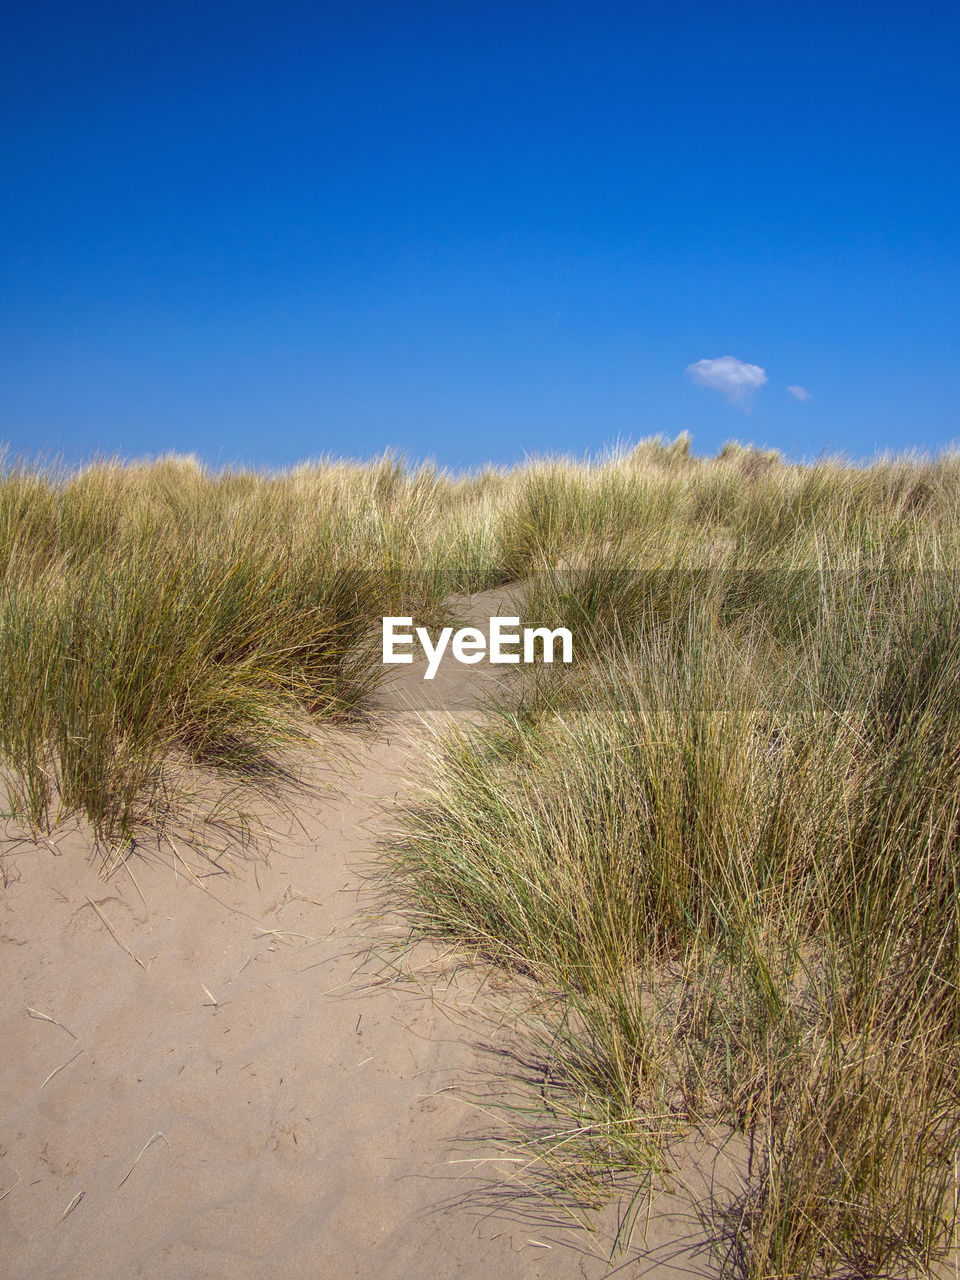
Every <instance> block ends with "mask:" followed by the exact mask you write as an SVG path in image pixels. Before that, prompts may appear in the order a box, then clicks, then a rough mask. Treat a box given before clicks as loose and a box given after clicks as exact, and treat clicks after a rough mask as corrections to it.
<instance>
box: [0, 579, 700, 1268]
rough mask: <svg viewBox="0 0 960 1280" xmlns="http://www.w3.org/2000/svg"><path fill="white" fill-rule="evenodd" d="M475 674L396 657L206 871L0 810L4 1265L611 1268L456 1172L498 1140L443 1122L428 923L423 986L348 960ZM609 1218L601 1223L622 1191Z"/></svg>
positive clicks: (660, 1233)
mask: <svg viewBox="0 0 960 1280" xmlns="http://www.w3.org/2000/svg"><path fill="white" fill-rule="evenodd" d="M496 603H497V599H496V597H491V598H489V599H487V598H484V599H482V600H480V601H479V602H478V603H477V606H476V607H478V608H492V607H495V605H496ZM490 674H491V673H490V672H489V671H488V672H486V673H480V672H478V671H476V670H471V671H469V672H467V671H466V669H464V668H456V669H453V670H450V669H449V668H447V669H445V670H444V671H443V672H442V673H441V676H440V677H438V680H437V681H436V682H434V684H433V685H430V686H425V685H424V684H423V682H422V681H421V680H420V678H419V677H420V673H419V672H418V671H416V670H414V669H405V670H404V671H403V673H402V676H401V678H400V679H398V680H397V681H395V682H394V684H393V685H392V686H391V687H390V689H389V690H388V691H386V692H385V693H384V694H382V695H381V696H380V699H379V727H378V729H377V731H376V732H374V733H371V734H366V735H363V734H361V735H357V734H329V735H327V737H326V742H327V745H328V747H330V748H331V751H330V758H329V759H328V760H327V761H326V763H322V762H321V763H316V764H315V765H314V769H313V778H312V780H310V785H309V786H307V788H306V789H305V790H304V792H303V795H302V797H301V803H300V806H299V809H298V812H297V814H296V817H295V820H293V821H291V820H289V819H288V820H287V822H286V827H285V828H281V827H280V826H279V825H278V824H277V823H276V822H274V826H273V832H272V838H271V850H270V853H269V857H268V858H266V859H264V858H262V857H260V856H259V855H255V854H254V855H250V856H244V855H243V854H242V853H241V852H240V851H237V852H236V853H235V854H233V855H232V856H231V857H229V858H228V859H225V860H223V862H222V869H218V868H216V867H212V866H210V865H209V864H204V863H203V862H202V860H200V859H199V858H198V857H197V856H196V855H190V854H188V853H187V852H186V851H181V852H182V853H183V858H184V861H182V862H181V861H180V860H179V859H178V858H176V857H175V856H174V855H173V853H172V851H170V850H169V849H164V850H163V851H158V852H157V853H156V854H155V855H151V854H149V853H143V854H140V855H138V856H136V857H134V858H133V859H131V860H130V862H129V863H128V865H127V866H126V867H122V868H120V869H119V870H118V871H116V872H115V873H114V874H113V875H112V876H111V877H110V878H109V879H108V880H107V881H104V880H102V879H101V878H100V877H99V876H98V856H97V853H96V850H95V848H94V846H93V843H92V841H91V840H90V838H89V837H88V836H87V835H86V834H85V833H84V832H83V831H82V830H80V829H76V828H73V829H69V830H65V831H61V832H59V833H57V834H56V835H55V836H54V837H53V838H52V839H51V840H50V841H47V842H42V843H40V844H33V843H29V842H23V843H18V842H17V839H16V833H15V832H12V831H8V832H7V836H8V839H7V840H6V841H5V844H4V848H5V850H6V853H5V855H4V860H3V866H4V871H5V875H6V878H7V885H6V888H5V890H4V891H3V893H2V894H0V913H2V914H0V956H2V962H3V985H2V997H0V1043H2V1045H3V1053H2V1063H0V1103H2V1114H3V1130H2V1136H0V1195H2V1196H3V1198H2V1200H0V1224H2V1225H0V1230H2V1239H3V1257H4V1266H3V1272H4V1275H5V1276H6V1277H8V1280H28V1278H29V1280H36V1278H37V1277H50V1278H51V1280H53V1278H55V1277H61V1276H70V1277H72V1278H74V1280H76V1278H77V1277H80V1278H83V1277H92V1276H103V1275H106V1276H125V1277H127V1276H128V1277H134V1276H147V1275H149V1276H153V1277H157V1276H159V1277H178V1278H179V1277H183V1278H185V1280H186V1278H191V1280H192V1278H194V1277H196V1278H200V1277H216V1278H218V1280H219V1278H220V1277H224V1278H226V1277H231V1278H235V1280H238V1278H240V1277H256V1278H257V1280H265V1278H267V1277H290V1278H291V1280H301V1278H303V1280H306V1278H307V1277H319V1276H354V1275H356V1276H370V1277H382V1278H383V1280H393V1278H396V1280H401V1278H403V1280H407V1278H412V1277H420V1276H430V1277H461V1276H463V1277H490V1276H502V1277H504V1278H505V1280H506V1278H509V1277H568V1276H574V1277H577V1276H594V1275H597V1276H599V1275H603V1274H606V1273H607V1268H606V1265H605V1263H604V1261H603V1255H604V1250H605V1249H607V1250H608V1249H609V1234H608V1235H607V1236H605V1235H604V1233H603V1232H602V1231H601V1232H600V1233H599V1234H596V1235H590V1234H588V1233H585V1232H582V1231H576V1230H575V1229H574V1227H573V1222H572V1219H568V1218H566V1217H565V1215H564V1214H563V1213H560V1214H558V1215H555V1216H554V1217H553V1218H552V1219H551V1218H550V1217H549V1216H548V1215H546V1213H545V1211H544V1210H543V1209H542V1208H541V1209H536V1208H534V1209H532V1210H531V1211H529V1212H527V1211H525V1212H524V1213H522V1214H521V1213H518V1212H517V1205H516V1204H514V1205H512V1206H511V1203H510V1199H509V1196H502V1197H500V1198H499V1199H498V1197H497V1195H496V1194H494V1195H493V1196H487V1197H486V1198H484V1197H482V1196H481V1197H480V1198H479V1199H477V1198H476V1197H475V1196H473V1195H472V1194H471V1193H472V1192H473V1191H474V1190H475V1188H476V1186H477V1182H476V1178H477V1174H478V1170H480V1169H482V1170H483V1171H484V1172H485V1173H488V1176H489V1177H490V1178H491V1179H492V1180H493V1182H494V1183H495V1182H496V1179H497V1177H498V1176H500V1175H503V1176H509V1175H510V1174H511V1172H512V1169H513V1168H514V1166H512V1165H511V1164H509V1163H500V1164H498V1163H497V1161H496V1159H491V1160H490V1161H489V1163H488V1164H486V1165H483V1166H481V1165H480V1164H478V1161H481V1160H482V1159H484V1158H485V1157H494V1156H496V1149H495V1148H494V1147H492V1146H490V1145H489V1144H487V1146H486V1147H481V1146H478V1145H477V1144H476V1142H470V1141H464V1140H465V1139H468V1138H469V1137H470V1135H471V1134H472V1133H475V1132H476V1131H477V1120H478V1112H477V1110H476V1108H475V1107H473V1106H471V1105H470V1104H469V1102H468V1100H467V1099H466V1097H465V1096H464V1093H463V1090H462V1086H463V1084H464V1082H466V1081H469V1080H470V1079H471V1078H472V1077H473V1076H474V1075H476V1073H477V1072H478V1071H482V1069H483V1068H484V1066H485V1065H486V1064H485V1063H484V1062H483V1061H482V1055H481V1054H480V1052H479V1050H478V1049H477V1047H476V1046H475V1041H476V1039H477V1036H478V1034H479V1031H478V1028H477V1027H476V1026H474V1028H473V1030H471V1023H470V1017H469V1007H470V1004H471V1001H472V1000H473V999H474V997H475V995H476V989H477V985H478V980H477V978H476V977H475V976H473V975H471V974H470V973H466V974H463V975H461V977H460V978H459V980H458V982H455V983H454V984H453V986H449V985H447V984H445V990H444V996H443V1000H442V1001H436V1000H431V999H430V998H429V983H430V981H431V980H432V979H433V978H434V977H435V976H436V975H437V973H439V972H440V970H439V969H438V968H437V967H436V965H435V964H434V965H433V967H432V968H431V962H433V961H435V959H436V956H435V953H433V952H432V951H431V950H430V949H429V948H426V947H424V946H422V945H421V947H420V948H419V950H418V951H417V952H416V953H415V956H414V958H413V961H412V963H413V965H414V967H416V965H418V964H421V963H422V964H424V965H425V966H426V967H425V969H424V971H423V972H424V978H423V981H424V983H425V984H426V985H425V986H424V989H423V991H422V992H418V990H417V988H416V986H415V985H413V984H411V983H410V982H405V983H400V984H396V983H384V982H377V981H375V980H374V977H373V975H375V972H376V965H375V964H374V963H373V962H371V961H368V963H367V965H366V967H365V968H361V969H359V970H358V948H359V947H360V946H361V945H362V935H363V928H362V917H363V913H364V912H365V911H368V910H369V909H370V906H371V902H372V899H371V898H370V894H369V888H368V886H367V885H366V883H365V880H364V876H363V874H362V865H363V864H364V862H365V861H366V860H367V859H368V858H369V856H370V853H371V849H372V847H373V844H374V842H375V839H376V836H377V833H378V832H379V831H382V830H383V829H384V827H385V824H388V823H389V822H390V820H391V810H392V809H393V808H395V806H396V804H397V803H398V800H399V799H400V798H401V797H402V796H403V794H404V792H405V790H406V788H407V787H408V785H409V782H410V780H411V778H412V777H414V776H415V774H416V771H417V764H418V761H419V760H420V759H421V758H422V750H423V745H424V736H425V734H426V733H427V732H428V730H427V728H426V727H425V724H429V722H430V721H431V719H435V718H436V716H438V715H442V714H448V713H453V714H455V715H467V714H472V713H473V710H474V708H475V706H476V697H477V693H476V688H475V687H474V685H475V682H476V681H478V680H479V681H480V683H481V685H482V684H483V681H484V680H489V678H490ZM471 682H473V683H471ZM358 920H360V921H361V925H360V927H358ZM458 1010H463V1011H464V1017H462V1018H461V1017H460V1016H459V1015H458ZM40 1015H45V1016H40ZM47 1019H55V1020H56V1021H49V1020H47ZM58 1024H62V1025H58ZM458 1086H460V1087H458ZM480 1118H481V1119H482V1120H483V1124H484V1126H485V1127H486V1128H487V1129H489V1127H490V1125H489V1122H487V1120H486V1118H485V1117H483V1116H482V1115H481V1117H480ZM480 1206H482V1212H480ZM605 1221H606V1224H607V1226H608V1227H610V1228H611V1229H612V1230H613V1231H615V1230H616V1207H615V1206H614V1208H612V1209H611V1211H610V1213H609V1214H608V1215H607V1216H606V1219H605ZM684 1230H685V1229H684ZM680 1231H681V1229H680V1228H679V1227H673V1226H671V1225H670V1223H669V1221H668V1219H666V1218H663V1217H661V1218H660V1219H659V1226H658V1230H657V1232H656V1233H654V1234H653V1235H652V1236H650V1237H649V1238H648V1241H647V1244H648V1246H649V1247H651V1248H653V1247H654V1246H657V1248H656V1249H655V1250H654V1252H653V1254H651V1255H648V1260H647V1262H646V1263H643V1264H641V1265H640V1268H639V1273H649V1272H650V1271H651V1268H652V1271H653V1272H654V1273H656V1274H658V1275H669V1274H689V1272H688V1270H687V1266H689V1263H687V1264H685V1265H681V1263H680V1262H679V1260H678V1261H677V1264H676V1265H677V1268H678V1269H677V1270H676V1271H674V1268H673V1267H672V1266H667V1265H666V1264H665V1263H664V1262H662V1261H661V1262H660V1264H658V1263H657V1261H656V1259H657V1258H660V1259H661V1260H662V1259H663V1258H665V1257H666V1256H667V1255H668V1254H671V1253H674V1252H675V1247H674V1237H675V1236H676V1235H677V1234H678V1232H680ZM681 1234H682V1232H681ZM664 1251H665V1252H664Z"/></svg>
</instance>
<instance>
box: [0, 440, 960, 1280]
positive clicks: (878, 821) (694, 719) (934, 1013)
mask: <svg viewBox="0 0 960 1280" xmlns="http://www.w3.org/2000/svg"><path fill="white" fill-rule="evenodd" d="M958 534H960V455H957V454H955V453H954V454H945V455H943V456H942V457H939V458H936V459H932V458H924V457H916V458H911V457H907V458H885V459H878V460H877V461H875V462H874V463H872V464H870V465H867V466H852V465H848V464H846V463H845V462H843V460H839V459H825V460H823V461H821V462H820V463H818V464H816V465H815V466H798V465H789V464H787V463H785V462H784V461H783V460H782V459H781V458H779V457H778V456H777V455H776V454H774V453H770V452H760V451H758V450H755V449H745V448H742V447H741V446H737V445H730V446H727V447H725V448H724V450H723V451H722V452H721V454H720V455H719V456H718V457H717V458H714V459H700V458H696V457H694V456H693V455H692V453H691V452H690V449H689V441H687V440H686V439H685V438H682V437H681V438H680V439H679V440H677V441H674V442H672V443H669V442H665V441H662V440H654V441H645V442H643V443H642V444H640V445H639V446H637V447H636V448H634V449H630V450H621V451H619V452H616V453H613V454H610V455H609V456H606V457H603V458H600V459H595V460H584V461H582V462H576V461H572V460H570V459H563V458H552V459H542V460H534V461H532V462H530V463H528V464H525V465H524V466H522V467H517V468H514V469H510V470H506V469H492V468H491V469H487V470H485V471H482V472H478V473H475V474H471V475H464V476H456V475H451V474H448V473H446V472H443V471H439V470H437V469H436V468H433V467H430V466H421V467H412V466H409V465H407V464H405V463H403V462H402V461H400V460H397V459H395V458H391V457H386V458H382V459H379V460H376V461H374V462H371V463H369V464H355V463H345V462H320V463H317V464H310V465H305V466H302V467H298V468H295V469H293V470H290V471H286V472H283V473H272V474H267V473H254V472H249V471H242V470H226V471H219V472H216V471H211V470H209V469H206V468H204V467H203V466H201V465H200V464H198V463H197V462H195V461H194V460H192V459H183V458H168V459H161V460H159V461H155V462H145V463H133V464H121V463H118V462H114V461H101V462H98V463H96V464H94V465H92V466H89V467H86V468H83V469H80V470H70V469H65V468H60V467H57V466H53V465H51V466H45V467H35V466H33V467H32V466H26V465H19V464H14V463H8V464H6V465H5V466H4V468H3V471H2V474H0V770H2V774H3V782H4V785H5V789H6V794H7V801H6V803H7V807H8V810H9V811H10V812H12V813H14V814H15V816H16V817H18V818H19V819H21V820H25V821H27V822H29V823H31V824H32V825H34V826H35V827H38V828H43V827H45V826H47V825H49V824H50V823H52V822H55V821H57V820H59V819H60V818H62V817H64V816H66V815H68V814H71V813H78V814H81V815H84V816H85V817H86V818H87V819H88V820H89V821H90V822H91V823H92V824H93V826H94V828H95V829H96V831H97V832H98V834H100V835H102V836H104V837H106V838H108V839H111V840H117V839H122V838H124V837H129V836H130V835H131V834H132V833H135V832H136V831H138V830H139V829H141V828H142V827H150V826H154V827H155V826H157V825H162V824H163V823H164V822H165V821H167V820H168V817H169V816H170V815H171V814H172V813H174V812H175V811H176V809H177V805H178V803H185V802H186V800H187V799H188V797H187V795H186V794H181V792H180V790H178V788H180V789H181V790H182V784H181V782H180V779H181V777H182V776H184V767H185V766H186V767H187V772H188V773H189V770H191V769H192V770H199V771H201V772H205V773H206V774H207V775H209V776H210V777H211V778H214V779H220V780H223V781H225V782H228V783H230V784H237V785H240V784H246V783H249V782H256V781H258V780H263V779H265V778H266V779H269V777H270V775H271V770H272V769H275V768H279V767H280V766H281V763H282V760H283V753H284V751H285V750H286V749H287V748H288V747H289V746H291V745H292V744H293V743H295V742H297V741H298V740H299V739H300V737H301V735H302V733H303V726H304V724H305V720H306V718H309V717H312V718H314V719H319V720H322V719H324V718H335V719H344V718H349V717H351V716H355V715H357V714H362V709H363V706H364V703H365V699H366V696H367V694H368V693H369V692H370V691H371V690H372V689H373V688H374V686H375V685H376V684H377V682H378V681H379V680H380V678H381V677H382V674H383V668H382V667H381V665H380V662H379V652H378V646H377V643H376V642H377V639H378V624H379V619H380V617H381V616H383V615H386V614H391V615H398V614H406V613H416V614H417V615H418V617H419V618H420V619H421V620H427V619H429V618H431V617H433V618H439V617H441V616H442V615H443V611H444V609H445V608H446V607H447V605H446V603H445V602H446V601H447V600H448V598H449V597H451V596H455V595H458V594H462V593H467V592H472V591H476V590H480V589H483V588H486V587H491V586H497V585H501V584H504V583H508V582H512V583H518V584H520V583H522V584H523V585H524V591H525V598H524V600H523V602H522V605H521V606H520V609H521V612H522V613H523V614H524V619H523V620H524V623H525V624H530V625H549V626H550V627H556V626H560V625H565V626H568V627H569V628H570V629H571V631H572V632H573V635H574V637H575V647H576V652H577V655H578V662H577V664H576V665H575V667H574V668H573V669H571V670H570V671H568V672H567V673H563V672H556V673H550V672H544V671H539V672H536V673H534V674H528V675H526V676H522V677H520V676H518V678H517V679H516V680H515V681H513V682H512V683H511V684H510V685H509V686H508V687H507V688H506V690H505V692H504V694H503V696H502V698H501V702H500V705H499V706H498V707H497V708H495V709H494V711H493V713H492V714H491V716H490V718H489V719H488V720H487V722H486V723H485V724H484V725H483V726H482V727H480V728H470V729H463V728H461V729H460V730H457V731H451V732H450V734H449V735H448V736H447V738H446V740H445V741H444V742H443V743H442V744H441V745H440V747H439V749H438V752H437V760H436V767H435V771H434V780H433V783H432V785H431V788H430V789H429V790H428V791H425V792H424V794H423V795H422V796H421V798H420V801H419V803H418V804H417V805H416V806H415V807H414V808H413V809H412V811H411V812H410V813H409V814H407V815H406V817H405V819H404V822H403V829H402V830H401V831H400V832H399V833H398V835H397V837H396V839H395V840H394V841H393V843H392V846H391V847H390V848H389V849H388V850H387V851H386V855H385V884H386V887H387V890H388V892H389V893H390V894H391V895H392V900H393V901H394V903H396V904H399V905H402V906H403V907H404V908H405V909H406V911H407V912H408V913H409V915H410V916H411V918H412V919H413V920H414V921H415V922H416V923H417V925H418V926H419V927H420V928H421V929H423V930H425V931H427V932H430V933H433V934H442V935H444V936H447V937H451V938H454V939H456V940H458V941H461V942H464V943H467V944H469V945H470V946H472V947H473V948H474V949H476V950H477V951H479V952H481V953H483V954H485V955H486V956H487V957H488V958H489V959H490V960H492V961H494V962H496V963H500V964H504V965H506V966H508V967H511V968H513V969H519V970H523V971H524V972H526V973H527V974H529V975H532V976H533V977H534V978H535V979H536V980H537V981H539V982H540V983H541V984H542V985H543V987H544V989H545V990H547V991H548V992H549V993H551V997H552V1002H553V1003H552V1004H548V1005H547V1006H545V1007H553V1008H559V1010H560V1012H559V1014H557V1016H556V1017H549V1018H547V1017H546V1015H544V1017H545V1019H546V1020H545V1022H544V1025H543V1026H542V1027H541V1028H540V1031H539V1033H538V1032H537V1031H536V1029H535V1028H533V1027H531V1036H532V1037H533V1039H532V1041H531V1043H532V1044H533V1045H534V1048H535V1049H537V1046H538V1045H539V1048H538V1049H537V1051H538V1052H539V1053H540V1056H541V1060H542V1064H543V1074H542V1077H541V1079H542V1082H543V1091H542V1094H541V1095H538V1105H540V1106H548V1107H549V1108H550V1109H551V1111H552V1115H553V1117H554V1120H555V1122H556V1123H557V1124H558V1125H559V1126H560V1130H561V1131H562V1133H563V1135H564V1136H563V1138H562V1140H560V1141H557V1142H554V1143H552V1144H548V1146H546V1147H544V1146H542V1145H539V1146H537V1147H536V1148H535V1149H534V1152H540V1154H541V1158H542V1160H543V1162H544V1163H545V1164H548V1165H549V1167H550V1170H551V1172H552V1174H553V1175H554V1176H556V1177H559V1178H560V1179H561V1180H564V1179H566V1181H567V1185H568V1186H570V1187H571V1188H573V1189H574V1190H576V1192H577V1193H578V1194H580V1195H582V1196H583V1197H584V1198H585V1199H590V1198H592V1197H594V1196H595V1195H596V1194H597V1193H598V1192H602V1190H603V1186H604V1179H605V1176H606V1175H605V1171H606V1170H610V1169H617V1170H620V1171H621V1172H623V1171H627V1172H628V1173H631V1174H632V1175H633V1176H635V1177H636V1179H637V1184H638V1186H645V1185H647V1184H648V1182H649V1180H651V1179H652V1180H653V1181H654V1182H655V1181H656V1180H657V1179H658V1178H659V1177H661V1176H662V1175H663V1174H664V1171H665V1169H666V1168H667V1165H668V1163H669V1161H668V1153H669V1152H671V1151H672V1150H673V1145H672V1144H675V1143H676V1142H677V1141H678V1139H679V1138H680V1137H681V1136H682V1135H683V1134H684V1133H692V1132H695V1131H696V1130H697V1129H698V1128H700V1127H705V1128H710V1129H711V1130H713V1131H718V1132H722V1133H726V1134H728V1135H730V1136H731V1140H739V1141H741V1142H742V1145H743V1147H744V1149H746V1150H749V1151H750V1152H751V1153H752V1154H751V1158H750V1160H749V1162H748V1164H747V1165H746V1166H745V1168H744V1170H743V1175H744V1177H743V1182H742V1184H741V1185H737V1186H731V1187H728V1188H726V1189H725V1190H722V1191H721V1192H720V1193H718V1195H717V1196H716V1197H715V1198H714V1200H713V1201H712V1202H710V1203H707V1204H700V1206H699V1211H700V1212H701V1214H702V1215H703V1217H704V1218H705V1220H706V1221H707V1222H708V1227H709V1230H710V1232H711V1233H712V1237H713V1240H714V1258H715V1262H716V1266H717V1269H718V1271H720V1272H722V1273H724V1274H726V1275H730V1276H738V1277H744V1278H746V1277H749V1278H750V1280H762V1278H766V1277H770V1278H772V1277H811V1280H812V1278H814V1277H841V1276H843V1277H854V1276H856V1277H873V1276H911V1275H922V1274H925V1273H927V1272H928V1271H930V1270H931V1269H932V1268H934V1267H935V1266H936V1265H938V1259H943V1258H944V1257H947V1256H948V1255H949V1250H950V1249H951V1248H955V1247H956V1245H957V1238H956V1231H957V1202H958V1174H957V1168H958V1162H960V1078H958V1077H960V894H958V878H960V700H958V685H960V573H958V554H957V553H958V542H960V539H958ZM538 1034H539V1036H540V1040H539V1041H538V1040H537V1039H536V1037H537V1035H538ZM548 1086H549V1087H548Z"/></svg>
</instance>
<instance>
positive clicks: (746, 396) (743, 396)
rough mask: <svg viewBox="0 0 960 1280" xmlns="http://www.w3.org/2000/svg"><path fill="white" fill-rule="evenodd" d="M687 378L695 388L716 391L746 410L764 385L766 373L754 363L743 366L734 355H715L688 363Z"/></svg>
mask: <svg viewBox="0 0 960 1280" xmlns="http://www.w3.org/2000/svg"><path fill="white" fill-rule="evenodd" d="M687 377H688V378H689V379H690V381H691V382H695V383H696V384H697V386H699V387H708V388H709V389H710V390H711V391H719V392H720V394H721V395H722V396H724V397H725V398H726V399H727V400H729V401H730V403H731V404H735V405H738V406H739V407H740V408H741V409H746V408H747V407H748V406H749V404H750V401H751V400H752V398H753V396H754V394H755V393H756V392H757V391H759V390H760V388H761V387H762V386H763V384H764V383H765V382H766V380H767V372H766V370H765V369H761V368H760V366H759V365H758V364H745V363H744V361H743V360H738V359H737V358H736V356H717V357H716V358H715V359H713V360H698V361H697V362H696V363H695V364H688V365H687Z"/></svg>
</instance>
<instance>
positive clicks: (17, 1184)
mask: <svg viewBox="0 0 960 1280" xmlns="http://www.w3.org/2000/svg"><path fill="white" fill-rule="evenodd" d="M22 1181H23V1175H22V1174H20V1173H18V1174H17V1180H16V1182H15V1183H14V1184H13V1186H12V1187H7V1189H6V1191H4V1193H3V1194H2V1195H0V1200H6V1198H7V1196H8V1195H9V1194H10V1192H11V1191H16V1189H17V1187H19V1185H20V1183H21V1182H22Z"/></svg>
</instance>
